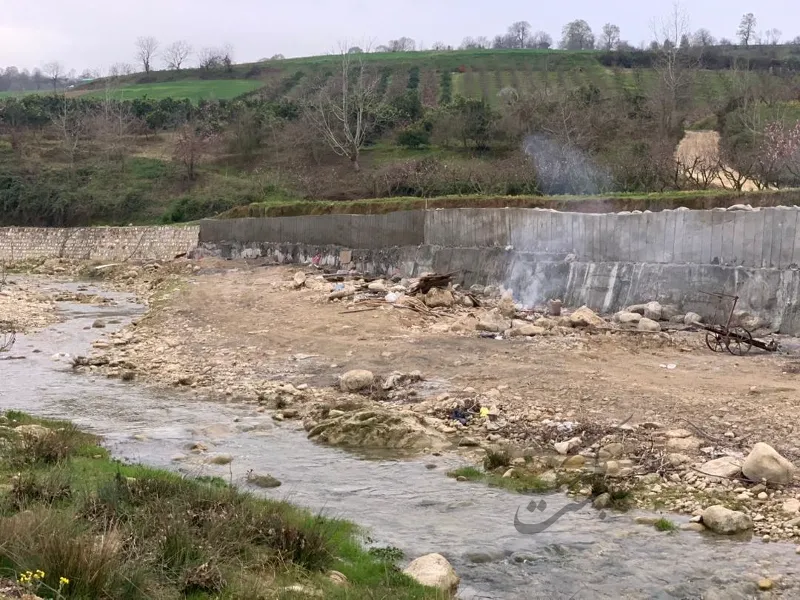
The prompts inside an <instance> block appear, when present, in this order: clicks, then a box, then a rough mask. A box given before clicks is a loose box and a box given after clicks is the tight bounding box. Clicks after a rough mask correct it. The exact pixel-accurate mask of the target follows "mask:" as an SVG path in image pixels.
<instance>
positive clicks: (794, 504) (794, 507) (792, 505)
mask: <svg viewBox="0 0 800 600" xmlns="http://www.w3.org/2000/svg"><path fill="white" fill-rule="evenodd" d="M781 510H783V512H785V513H787V514H790V515H793V514H796V513H798V512H800V500H798V499H797V498H789V499H788V500H787V501H786V502H784V503H783V505H782V506H781Z"/></svg>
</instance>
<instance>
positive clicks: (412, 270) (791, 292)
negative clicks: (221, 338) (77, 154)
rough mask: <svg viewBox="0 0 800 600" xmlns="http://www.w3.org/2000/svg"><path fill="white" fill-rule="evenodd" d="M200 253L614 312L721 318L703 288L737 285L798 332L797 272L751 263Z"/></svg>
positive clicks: (782, 325)
mask: <svg viewBox="0 0 800 600" xmlns="http://www.w3.org/2000/svg"><path fill="white" fill-rule="evenodd" d="M200 252H201V253H208V254H214V255H219V256H222V257H225V258H257V257H265V258H269V259H271V260H274V261H276V262H278V263H281V264H285V263H301V262H306V263H307V262H315V263H316V264H319V265H325V266H329V267H336V268H347V269H356V270H358V271H360V272H365V273H374V274H378V275H383V276H393V275H400V276H414V275H419V274H420V273H423V272H426V271H438V272H457V275H456V278H457V281H459V282H460V283H463V284H464V285H466V286H470V285H473V284H476V283H477V284H481V285H488V284H492V285H504V286H506V287H508V288H511V289H513V290H514V295H515V298H516V299H517V300H519V301H521V302H523V303H525V304H526V305H541V304H543V303H544V302H546V301H547V300H549V299H551V298H561V299H562V300H564V302H565V304H566V305H568V306H581V305H583V304H586V305H588V306H589V307H590V308H592V309H594V310H598V311H603V312H616V311H618V310H621V309H623V308H625V307H626V306H629V305H631V304H639V303H644V302H648V301H651V300H657V301H658V302H661V303H662V304H674V305H676V306H678V307H679V308H680V309H681V310H682V311H685V312H689V311H692V312H696V313H698V314H700V315H701V316H703V317H704V318H706V319H716V320H719V319H721V318H724V316H725V315H723V314H722V312H724V311H721V309H720V308H719V304H718V302H717V301H716V300H715V299H714V298H713V297H710V296H708V295H706V294H703V293H701V290H709V291H714V290H717V291H725V292H729V293H733V292H734V291H735V292H736V293H737V294H739V296H740V297H741V299H740V301H739V304H738V307H740V308H741V309H743V310H748V311H751V312H753V313H754V314H757V315H759V316H760V317H761V318H762V319H763V320H764V321H765V322H766V323H768V324H769V325H770V326H771V327H772V328H774V329H775V330H778V331H780V332H782V333H789V334H800V301H799V299H800V270H797V269H786V270H781V269H747V268H744V267H730V266H723V265H711V264H707V265H692V264H688V265H687V264H683V265H681V264H671V265H665V264H658V263H640V262H639V263H637V262H583V261H577V260H571V261H566V260H564V258H563V255H562V254H546V253H532V252H518V251H515V250H510V249H508V250H507V249H506V248H497V247H495V248H442V247H437V246H427V245H424V246H418V247H414V246H406V247H401V248H397V247H396V248H384V249H356V250H344V251H343V249H342V248H341V247H339V246H312V245H305V244H275V243H251V244H238V243H226V244H219V245H217V244H201V248H200Z"/></svg>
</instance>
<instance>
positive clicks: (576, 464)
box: [561, 454, 586, 471]
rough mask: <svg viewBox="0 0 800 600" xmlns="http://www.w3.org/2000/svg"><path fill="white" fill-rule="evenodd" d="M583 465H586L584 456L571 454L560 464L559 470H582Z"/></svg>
mask: <svg viewBox="0 0 800 600" xmlns="http://www.w3.org/2000/svg"><path fill="white" fill-rule="evenodd" d="M585 464H586V457H585V456H581V455H580V454H573V455H572V456H570V457H568V458H567V460H565V461H564V462H563V463H561V468H562V469H566V470H568V471H574V470H577V469H582V468H583V466H584V465H585Z"/></svg>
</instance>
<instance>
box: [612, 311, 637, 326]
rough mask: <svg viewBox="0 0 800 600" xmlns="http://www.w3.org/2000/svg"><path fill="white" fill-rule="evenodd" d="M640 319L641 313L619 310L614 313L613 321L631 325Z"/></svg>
mask: <svg viewBox="0 0 800 600" xmlns="http://www.w3.org/2000/svg"><path fill="white" fill-rule="evenodd" d="M641 320H642V315H640V314H639V313H635V312H627V311H624V310H622V311H620V312H618V313H617V314H615V315H614V322H616V323H619V324H620V325H632V324H636V323H638V322H639V321H641Z"/></svg>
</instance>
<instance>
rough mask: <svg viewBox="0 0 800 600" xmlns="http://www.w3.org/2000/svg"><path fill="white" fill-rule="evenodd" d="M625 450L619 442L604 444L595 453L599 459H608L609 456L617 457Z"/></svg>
mask: <svg viewBox="0 0 800 600" xmlns="http://www.w3.org/2000/svg"><path fill="white" fill-rule="evenodd" d="M624 452H625V446H623V445H622V444H620V443H619V442H614V443H612V444H606V445H605V446H603V447H602V448H600V450H599V451H598V453H597V458H599V459H600V460H608V459H610V458H619V457H620V456H622V454H623V453H624Z"/></svg>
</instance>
